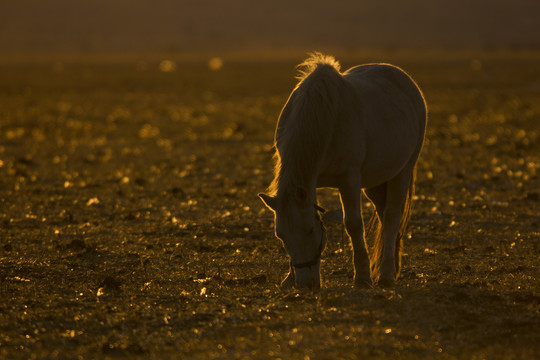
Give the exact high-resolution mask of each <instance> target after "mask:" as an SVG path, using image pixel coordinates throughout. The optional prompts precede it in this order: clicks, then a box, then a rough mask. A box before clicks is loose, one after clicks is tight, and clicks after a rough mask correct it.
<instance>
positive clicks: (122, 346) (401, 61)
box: [0, 54, 540, 359]
mask: <svg viewBox="0 0 540 360" xmlns="http://www.w3.org/2000/svg"><path fill="white" fill-rule="evenodd" d="M301 60H302V59H301V58H295V59H293V60H291V61H273V62H253V61H252V62H248V61H225V63H224V66H223V68H222V69H221V70H219V71H211V70H209V69H208V67H207V64H206V63H205V62H195V61H193V62H187V61H177V62H176V63H175V64H173V63H162V66H161V68H162V70H173V68H174V65H175V66H176V68H175V71H162V70H160V66H159V62H157V61H146V62H143V61H136V60H126V59H123V60H115V61H105V60H100V61H93V62H65V63H60V62H52V61H37V62H33V63H31V64H24V65H23V64H20V63H19V64H15V63H9V62H4V63H2V64H1V65H0V79H1V80H0V206H1V207H0V209H1V211H0V229H1V230H0V299H1V300H0V358H2V359H32V358H36V359H77V358H78V359H93V358H110V359H115V358H144V359H159V358H164V359H171V358H172V359H214V358H223V359H225V358H226V359H231V358H237V359H253V358H269V359H277V358H282V359H332V358H344V359H364V358H367V359H370V358H391V359H394V358H396V357H397V356H400V357H401V358H410V359H418V358H425V359H428V358H442V359H534V358H539V357H540V336H539V332H538V329H539V325H540V313H539V312H540V293H539V291H540V284H539V279H540V277H539V255H540V241H539V239H540V230H539V228H540V215H539V214H540V178H539V176H540V101H539V99H540V67H539V66H538V64H539V63H540V55H539V54H528V55H523V54H522V55H519V56H512V55H511V54H505V55H501V56H496V55H493V54H491V55H482V54H480V55H478V56H469V55H467V56H465V55H464V56H453V57H451V58H446V57H442V56H441V57H437V56H429V57H426V58H414V57H410V56H403V57H400V56H398V55H393V56H388V57H377V58H362V57H356V58H346V59H341V60H342V65H343V67H344V68H348V67H349V66H352V65H355V64H357V63H362V62H367V61H377V60H379V61H391V62H394V63H395V64H397V65H399V66H401V67H403V68H404V69H406V70H407V71H408V72H409V73H410V74H411V75H412V76H413V77H414V78H415V79H416V80H417V82H418V83H419V85H420V87H421V88H422V89H423V91H424V94H425V96H426V100H427V102H428V107H429V110H430V116H429V124H428V131H427V140H426V143H425V147H424V151H423V153H422V155H421V159H420V162H419V166H418V183H417V201H416V203H415V206H414V212H413V216H412V219H411V222H410V226H409V228H408V234H407V239H406V241H405V252H406V256H404V260H403V262H404V263H403V273H402V278H401V279H400V280H399V281H398V283H397V285H396V286H395V288H394V289H390V290H388V289H380V288H374V289H369V290H358V289H354V288H353V287H352V276H353V268H352V263H351V249H350V246H349V244H348V240H347V239H346V236H345V233H344V230H343V226H342V225H341V224H340V222H339V213H338V212H337V210H338V209H339V201H338V198H337V195H336V193H335V191H333V190H321V191H320V192H319V199H320V202H321V204H322V205H323V206H324V207H326V208H327V209H329V212H328V214H329V215H328V216H326V225H327V227H328V229H329V243H328V245H327V248H326V250H325V251H324V253H323V260H322V266H321V267H322V277H323V288H322V290H321V291H319V292H298V291H282V290H280V289H279V287H278V284H279V282H280V281H281V280H282V278H283V277H284V276H285V274H286V271H287V267H288V262H287V256H286V253H285V251H284V250H283V249H282V246H281V244H280V243H279V241H278V240H276V239H275V238H274V236H273V223H272V218H271V213H270V212H269V211H268V210H267V209H266V208H265V207H264V206H263V204H262V203H261V202H260V200H259V199H258V198H257V196H256V194H257V192H260V191H263V190H264V189H265V188H266V186H267V185H268V184H269V183H270V181H271V179H272V171H271V170H272V160H271V157H272V138H273V132H274V127H275V121H276V119H277V116H278V114H279V111H280V109H281V106H282V105H283V104H284V102H285V100H286V98H287V96H288V94H289V92H290V90H291V89H292V87H293V86H294V84H295V80H294V78H293V77H294V75H295V74H294V65H295V63H297V62H299V61H301ZM370 212H371V207H370V206H368V205H365V215H366V216H369V214H370Z"/></svg>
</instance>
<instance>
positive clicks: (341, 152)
mask: <svg viewBox="0 0 540 360" xmlns="http://www.w3.org/2000/svg"><path fill="white" fill-rule="evenodd" d="M297 69H298V70H299V75H298V77H297V78H298V84H297V85H296V87H295V88H294V89H293V91H292V93H291V94H290V96H289V98H288V100H287V102H286V104H285V106H284V107H283V109H282V111H281V114H280V115H279V119H278V123H277V127H276V132H275V138H274V147H275V149H276V151H275V155H274V158H275V166H274V179H273V181H272V183H271V185H270V186H269V188H268V189H267V191H266V193H259V194H258V196H259V197H260V198H261V200H262V201H263V202H264V204H265V205H266V206H267V207H268V208H269V209H270V210H272V211H273V213H274V227H275V235H276V237H277V238H279V239H280V240H281V241H282V243H283V245H284V247H285V249H286V251H287V253H288V255H289V258H290V271H289V274H288V275H287V277H286V278H285V279H284V280H283V281H282V286H297V287H301V288H306V287H307V288H312V289H316V288H320V286H321V277H320V263H321V255H322V252H323V250H324V248H325V245H326V241H327V236H326V230H325V227H324V224H323V222H322V220H321V216H320V213H322V212H323V211H324V209H322V208H321V207H320V206H319V205H318V204H317V198H316V197H317V194H316V189H317V188H325V187H327V188H328V187H329V188H337V189H338V190H339V195H340V200H341V205H342V210H343V222H344V225H345V229H346V232H347V234H348V236H349V238H350V241H351V243H352V247H353V264H354V285H355V286H357V287H372V286H374V285H378V286H383V287H386V286H392V285H394V284H395V281H396V279H398V277H399V274H400V271H401V256H402V251H403V250H402V249H403V236H404V233H405V229H406V227H407V222H408V220H409V217H410V214H411V208H412V202H413V193H414V183H415V179H416V163H417V160H418V157H419V154H420V152H421V150H422V146H423V142H424V134H425V129H426V123H427V106H426V102H425V100H424V96H423V94H422V92H421V90H420V88H419V87H418V85H417V84H416V83H415V82H414V80H413V79H412V78H411V77H410V76H409V75H408V74H407V73H405V71H403V70H401V69H400V68H398V67H397V66H393V65H390V64H384V63H374V64H366V65H359V66H355V67H352V68H350V69H348V70H347V71H345V72H341V70H340V64H339V62H338V61H337V60H336V59H335V58H334V57H332V56H329V55H323V54H321V53H313V54H310V56H309V58H308V59H306V60H305V61H304V62H303V63H301V64H300V65H298V67H297ZM362 192H364V194H365V195H366V196H367V198H368V199H369V200H370V201H371V202H372V203H373V205H374V208H375V211H374V213H373V216H372V217H371V220H370V221H369V223H368V225H369V226H368V227H369V230H368V231H367V232H368V233H369V231H370V230H371V228H372V226H374V224H377V230H376V234H375V240H374V245H373V248H372V252H371V256H370V255H369V253H368V247H367V245H366V240H365V231H364V222H363V217H362V206H361V201H362Z"/></svg>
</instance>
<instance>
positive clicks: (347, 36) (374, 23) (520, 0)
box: [0, 0, 540, 53]
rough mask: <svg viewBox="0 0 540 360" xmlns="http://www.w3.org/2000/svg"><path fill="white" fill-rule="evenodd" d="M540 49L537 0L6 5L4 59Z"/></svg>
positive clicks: (0, 33) (112, 0)
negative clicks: (67, 54)
mask: <svg viewBox="0 0 540 360" xmlns="http://www.w3.org/2000/svg"><path fill="white" fill-rule="evenodd" d="M409 47H416V48H418V47H420V48H500V47H503V48H530V47H533V48H537V49H538V48H540V1H539V0H453V1H450V0H406V1H404V0H386V1H363V0H345V1H339V0H334V1H322V0H312V1H306V0H299V1H294V0H272V1H266V0H262V1H261V0H258V1H253V0H77V1H74V0H17V1H15V0H5V1H2V2H1V4H0V53H13V52H58V51H61V52H81V51H82V52H151V51H160V52H163V51H174V52H184V53H190V52H226V51H238V50H243V51H245V50H273V49H276V50H279V49H282V50H283V49H296V48H299V49H307V50H309V49H313V48H323V49H324V48H327V49H345V50H349V49H351V50H354V49H362V48H385V49H387V48H409Z"/></svg>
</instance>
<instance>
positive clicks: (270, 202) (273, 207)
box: [259, 193, 277, 211]
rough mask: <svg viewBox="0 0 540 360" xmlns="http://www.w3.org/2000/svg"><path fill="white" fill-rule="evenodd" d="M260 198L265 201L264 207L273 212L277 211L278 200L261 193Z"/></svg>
mask: <svg viewBox="0 0 540 360" xmlns="http://www.w3.org/2000/svg"><path fill="white" fill-rule="evenodd" d="M259 197H260V198H261V200H262V201H263V203H264V205H266V206H267V207H268V208H269V209H271V210H272V211H276V205H277V198H276V197H275V196H270V195H266V194H264V193H259Z"/></svg>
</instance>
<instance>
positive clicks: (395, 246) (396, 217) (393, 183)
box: [377, 170, 414, 286]
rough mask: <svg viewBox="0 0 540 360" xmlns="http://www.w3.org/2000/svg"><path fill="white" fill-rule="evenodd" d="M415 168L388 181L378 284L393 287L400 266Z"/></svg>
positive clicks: (383, 215) (383, 214)
mask: <svg viewBox="0 0 540 360" xmlns="http://www.w3.org/2000/svg"><path fill="white" fill-rule="evenodd" d="M413 181H414V170H412V171H402V172H401V173H400V174H398V175H397V176H396V177H394V178H393V179H391V180H390V181H388V183H387V188H386V202H385V206H384V211H383V213H382V230H383V236H382V240H383V241H382V246H383V248H382V251H381V257H380V274H379V278H378V281H377V283H378V284H379V285H381V286H390V285H392V284H393V283H394V282H395V279H396V278H397V276H398V275H399V271H400V266H401V251H402V245H401V244H402V236H403V232H404V227H405V226H406V225H407V220H408V215H409V210H410V201H411V197H412V191H413V190H412V186H413Z"/></svg>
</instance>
